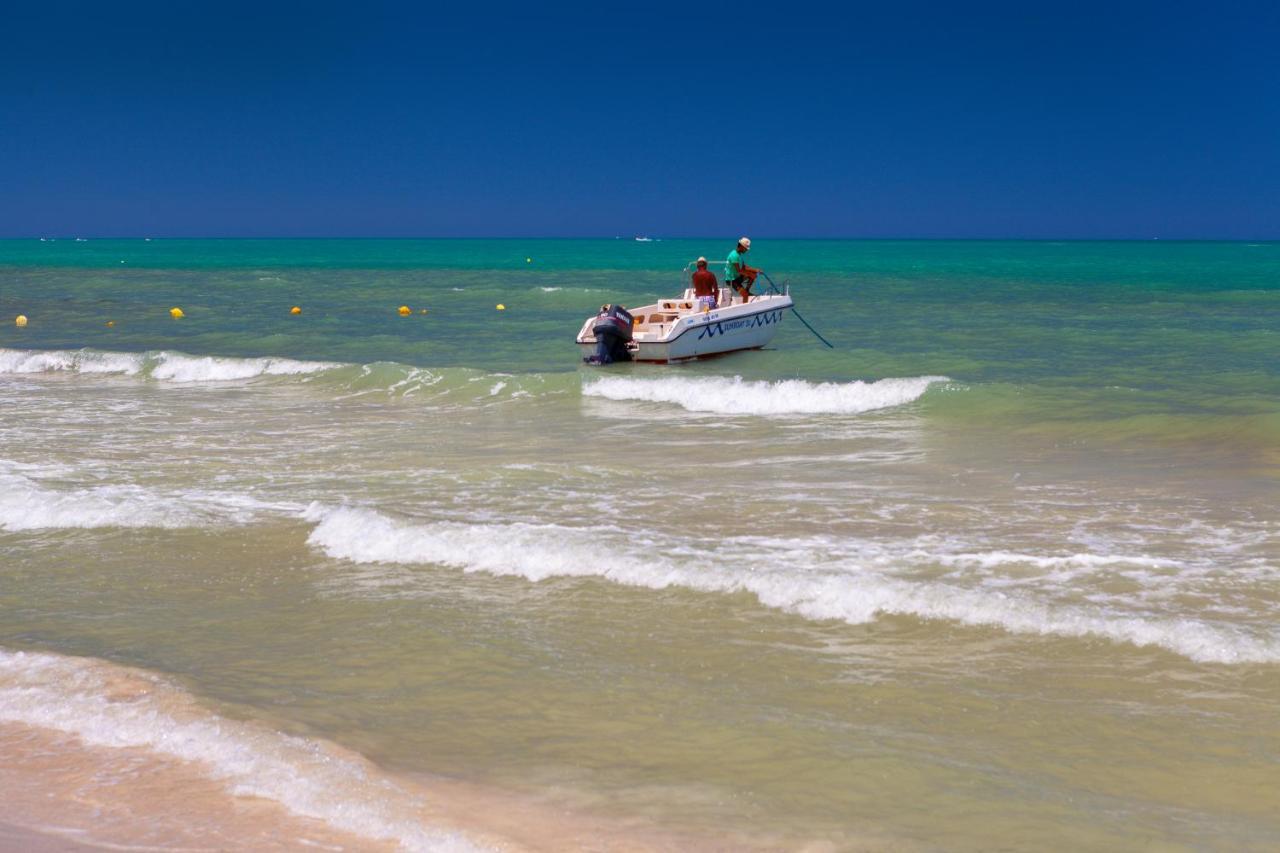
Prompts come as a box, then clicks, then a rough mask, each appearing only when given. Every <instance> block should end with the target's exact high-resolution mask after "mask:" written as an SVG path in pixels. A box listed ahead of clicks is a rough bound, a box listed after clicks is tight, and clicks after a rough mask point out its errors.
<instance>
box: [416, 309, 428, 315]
mask: <svg viewBox="0 0 1280 853" xmlns="http://www.w3.org/2000/svg"><path fill="white" fill-rule="evenodd" d="M418 313H419V314H425V313H427V309H426V308H423V309H422V310H421V311H419V312H418Z"/></svg>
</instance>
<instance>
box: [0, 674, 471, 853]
mask: <svg viewBox="0 0 1280 853" xmlns="http://www.w3.org/2000/svg"><path fill="white" fill-rule="evenodd" d="M0 720H4V721H6V722H14V723H22V724H25V725H31V726H38V727H41V728H46V729H52V730H55V731H60V732H66V733H69V734H73V735H76V736H77V737H79V738H80V739H81V740H82V741H84V742H85V743H86V744H89V745H93V746H103V747H111V748H125V747H133V748H141V749H145V750H149V751H151V752H153V753H157V754H160V755H165V756H171V757H174V758H178V759H181V760H184V761H190V762H197V763H199V764H200V765H202V766H203V767H204V768H206V770H207V772H208V774H209V775H210V776H211V777H212V778H214V779H215V780H217V781H219V782H221V783H222V784H223V785H224V786H225V787H226V789H227V790H228V791H229V792H230V793H232V794H234V795H238V796H251V797H262V798H265V799H268V800H271V801H273V802H276V803H279V804H280V805H282V806H284V807H285V808H286V809H288V810H289V811H291V812H293V813H294V814H298V815H302V816H304V817H309V818H315V819H318V820H321V821H324V822H325V823H326V824H328V825H329V826H331V827H333V828H335V829H339V830H343V831H346V832H351V833H355V834H357V835H360V836H362V837H364V838H368V839H371V840H376V841H388V842H393V843H396V844H398V845H400V846H401V847H402V848H404V849H407V850H420V851H442V853H453V852H454V851H458V853H461V851H474V850H478V849H481V848H479V847H477V846H476V844H475V843H473V842H472V841H471V840H469V839H467V838H466V837H464V836H463V835H461V834H459V833H456V832H451V831H445V830H442V829H437V828H433V827H431V826H428V825H424V823H423V821H422V819H421V817H420V813H421V810H422V809H423V806H424V803H423V801H422V800H421V798H420V797H419V796H417V795H415V794H413V793H411V792H409V791H406V790H405V789H404V788H403V787H402V786H400V785H398V784H397V783H396V782H394V781H393V780H392V779H390V778H388V777H387V776H386V775H385V774H383V773H382V772H381V771H380V770H379V769H378V768H377V767H376V766H374V765H373V764H371V763H370V762H369V761H368V760H366V759H364V758H363V757H361V756H360V755H358V754H356V753H352V752H349V751H347V750H344V749H342V748H340V747H338V746H336V745H335V744H331V743H328V742H325V741H319V740H314V739H309V738H299V737H292V736H289V735H284V734H281V733H279V732H276V731H274V730H272V729H269V728H267V727H265V726H262V725H259V724H255V723H251V722H240V721H236V720H232V719H229V718H226V717H222V716H219V715H218V714H215V713H213V712H211V711H209V710H208V709H206V708H204V707H202V706H201V705H200V704H199V703H198V702H196V701H195V699H194V697H192V696H191V695H190V694H188V693H186V692H185V691H183V690H181V689H180V688H178V687H176V686H175V685H173V684H171V683H170V682H168V681H167V680H165V679H163V678H161V677H159V676H156V675H154V674H152V673H147V672H144V671H141V670H133V669H129V668H126V667H120V666H116V665H114V664H110V663H107V662H104V661H95V660H92V659H88V658H75V657H65V656H62V655H55V654H47V653H36V652H12V651H6V650H0Z"/></svg>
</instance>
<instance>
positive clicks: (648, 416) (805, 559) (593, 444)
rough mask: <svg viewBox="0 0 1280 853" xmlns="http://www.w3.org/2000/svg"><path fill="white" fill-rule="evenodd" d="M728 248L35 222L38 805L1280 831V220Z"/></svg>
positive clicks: (506, 830) (22, 656) (3, 721)
mask: <svg viewBox="0 0 1280 853" xmlns="http://www.w3.org/2000/svg"><path fill="white" fill-rule="evenodd" d="M731 243H732V240H731V239H706V240H688V239H680V240H674V239H673V240H665V239H664V240H657V241H654V242H647V243H643V242H637V241H635V240H633V239H630V238H627V239H617V240H169V239H153V240H142V239H130V240H108V239H87V240H82V241H77V240H76V239H74V238H73V237H62V238H57V239H56V240H46V241H40V240H0V320H2V322H0V756H3V757H5V758H7V759H8V760H7V761H6V762H4V763H6V765H7V767H9V768H10V769H9V770H7V771H5V772H4V773H0V801H6V800H7V801H8V802H11V803H15V804H16V805H14V806H11V807H10V808H9V809H8V810H7V812H5V813H3V814H0V822H2V821H8V822H10V823H15V824H19V825H22V826H25V827H34V828H36V829H37V830H39V831H41V832H54V833H60V837H66V838H74V839H77V840H79V841H88V842H92V843H102V844H136V843H150V842H151V841H154V840H155V839H157V838H161V839H164V840H165V841H166V843H172V844H180V843H186V842H191V843H195V842H196V841H198V840H199V839H201V838H204V839H208V838H219V839H222V841H221V842H219V843H222V844H224V845H225V846H232V847H237V846H239V847H254V848H269V847H271V846H272V845H276V846H277V847H278V849H292V848H294V847H297V846H299V845H301V844H303V843H307V844H331V845H333V846H337V847H342V848H355V849H363V848H366V847H367V848H369V849H375V848H379V847H381V846H390V847H396V846H398V847H401V848H405V849H473V848H475V847H479V848H487V847H495V848H498V849H567V848H575V849H702V848H705V849H756V848H759V849H809V850H826V849H877V850H878V849H907V850H914V849H947V850H952V849H961V850H967V849H991V848H996V847H998V848H1005V849H1018V850H1022V849H1027V850H1030V849H1046V848H1058V849H1097V850H1104V849H1222V850H1240V849H1257V850H1264V849H1274V848H1275V847H1276V846H1278V845H1280V818H1277V815H1280V777H1277V775H1276V758H1277V756H1278V755H1280V723H1278V722H1277V720H1278V719H1280V718H1278V717H1277V715H1276V714H1275V708H1276V706H1277V703H1278V702H1280V629H1278V628H1277V625H1280V544H1278V540H1277V534H1278V533H1280V510H1278V509H1277V506H1280V322H1278V318H1280V243H1275V242H1261V243H1244V242H1163V241H1149V242H1024V241H1005V242H1001V241H842V240H769V239H768V238H767V237H757V238H756V239H755V240H754V242H753V250H752V253H751V260H752V262H753V263H754V264H755V265H756V266H760V267H763V268H764V269H765V270H766V271H767V272H768V273H769V274H770V275H771V276H772V278H773V279H774V280H775V281H776V282H777V283H778V284H779V285H781V284H783V283H784V282H786V283H788V284H789V285H790V287H791V290H792V294H793V296H794V298H795V300H796V305H797V308H798V309H799V311H800V313H801V314H802V315H803V316H804V317H805V319H807V320H808V321H809V322H810V323H811V324H812V325H813V326H814V327H815V328H816V329H817V330H818V331H819V332H821V333H822V335H823V336H824V337H826V338H827V339H828V340H829V341H830V342H831V343H832V344H833V345H834V348H831V349H828V348H826V347H824V346H823V345H822V344H821V343H820V342H819V341H818V340H817V339H816V338H815V337H813V336H812V335H811V334H810V333H809V332H808V331H807V330H806V329H805V328H804V327H803V326H802V325H801V324H800V323H799V322H797V321H796V318H794V317H790V316H789V317H787V319H786V320H785V321H784V322H783V325H782V327H781V329H780V331H779V333H778V335H777V337H776V338H775V339H774V341H773V343H772V344H771V345H770V346H769V347H768V348H766V349H764V350H761V351H754V352H747V353H740V354H735V355H731V356H726V357H723V358H718V359H713V360H709V361H702V362H695V363H691V364H685V365H677V366H655V365H630V364H628V365H614V366H611V367H608V368H595V367H588V366H586V365H583V364H581V363H580V359H579V354H578V352H577V350H576V348H575V346H574V344H573V335H574V333H575V332H576V330H577V328H578V326H579V325H580V324H581V322H582V320H583V319H584V318H585V317H586V316H588V315H590V314H592V313H594V311H595V310H596V309H597V308H598V307H599V305H600V304H601V303H604V302H620V303H623V304H625V305H633V306H634V305H640V304H644V303H647V302H651V301H653V300H654V299H655V298H658V297H663V296H671V295H675V294H677V293H678V292H679V291H680V290H681V289H682V288H683V287H684V280H683V275H684V273H683V272H682V270H683V269H684V268H685V266H686V264H688V263H689V262H690V261H692V260H693V259H694V258H695V257H697V256H698V255H706V256H707V257H709V258H711V259H712V260H713V264H712V269H713V270H714V271H716V272H717V273H719V272H720V267H719V265H718V264H716V263H715V260H716V259H718V258H721V257H723V255H724V254H726V253H727V252H728V250H729V249H730V248H731V247H732V246H731ZM499 304H501V305H502V306H504V308H503V310H498V308H497V307H496V306H498V305H499ZM401 305H407V306H409V307H410V308H411V310H412V313H411V314H410V315H409V316H400V315H399V313H398V312H397V308H398V307H399V306H401ZM292 306H299V307H300V308H301V309H302V310H301V313H300V314H298V315H291V314H290V308H291V307H292ZM174 307H180V308H181V309H182V311H183V313H184V315H185V316H183V317H182V318H181V319H174V318H172V317H171V316H170V309H171V308H174ZM424 312H425V313H424ZM19 314H21V315H24V316H25V317H27V319H28V322H27V325H26V326H25V327H19V326H17V325H16V324H15V323H14V318H15V317H16V316H17V315H19ZM148 780H150V781H148ZM156 780H163V781H156ZM166 798H171V801H170V799H166ZM86 803H92V804H93V807H92V808H89V807H86V805H85V804H86ZM51 804H52V805H51ZM246 804H249V805H246ZM69 833H71V834H69ZM184 839H185V841H184Z"/></svg>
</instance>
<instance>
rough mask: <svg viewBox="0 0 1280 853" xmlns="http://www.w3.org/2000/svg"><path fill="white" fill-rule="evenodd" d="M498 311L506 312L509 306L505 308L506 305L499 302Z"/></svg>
mask: <svg viewBox="0 0 1280 853" xmlns="http://www.w3.org/2000/svg"><path fill="white" fill-rule="evenodd" d="M498 310H499V311H506V310H507V306H505V305H503V304H502V303H501V302H499V303H498Z"/></svg>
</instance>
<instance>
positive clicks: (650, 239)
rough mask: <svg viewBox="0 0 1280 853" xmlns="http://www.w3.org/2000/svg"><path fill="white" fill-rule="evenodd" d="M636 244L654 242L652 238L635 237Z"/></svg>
mask: <svg viewBox="0 0 1280 853" xmlns="http://www.w3.org/2000/svg"><path fill="white" fill-rule="evenodd" d="M636 242H637V243H653V242H655V241H654V239H653V238H652V237H637V238H636Z"/></svg>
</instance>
